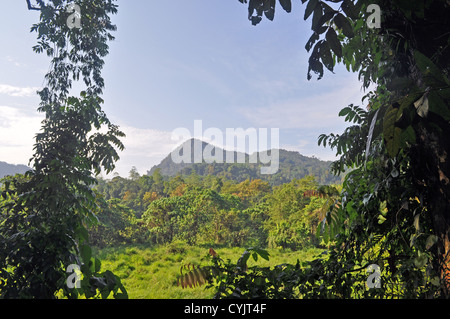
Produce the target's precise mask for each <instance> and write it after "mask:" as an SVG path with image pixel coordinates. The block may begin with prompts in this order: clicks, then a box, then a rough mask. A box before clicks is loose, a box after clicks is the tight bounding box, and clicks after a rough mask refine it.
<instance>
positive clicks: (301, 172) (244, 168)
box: [148, 142, 343, 186]
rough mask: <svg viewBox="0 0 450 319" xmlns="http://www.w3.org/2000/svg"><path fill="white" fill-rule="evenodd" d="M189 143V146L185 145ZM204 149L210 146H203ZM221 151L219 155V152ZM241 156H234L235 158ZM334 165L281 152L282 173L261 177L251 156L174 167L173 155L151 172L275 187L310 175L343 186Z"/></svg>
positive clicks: (182, 164) (321, 181)
mask: <svg viewBox="0 0 450 319" xmlns="http://www.w3.org/2000/svg"><path fill="white" fill-rule="evenodd" d="M185 143H186V142H185ZM203 145H204V147H206V146H207V143H205V142H203ZM219 151H220V149H219V150H217V152H219ZM236 154H237V153H236V152H234V155H232V156H233V158H236V157H237V155H236ZM331 164H332V162H330V161H321V160H319V159H317V158H315V157H307V156H303V155H301V154H299V153H298V152H293V151H286V150H283V149H281V150H279V169H278V171H277V172H276V173H275V174H261V166H266V165H262V164H261V163H250V162H249V155H247V154H245V163H215V162H214V163H207V162H202V163H193V161H192V163H174V162H173V160H172V157H171V155H168V156H167V157H166V158H165V159H163V160H162V161H161V163H160V164H159V165H157V166H154V167H153V168H152V169H151V170H150V171H149V172H148V174H149V175H153V173H154V172H155V171H156V170H159V171H160V173H161V174H162V175H164V176H169V177H173V176H176V175H180V176H183V177H187V176H190V175H193V174H194V175H198V176H199V177H206V176H211V175H212V176H216V177H219V178H226V179H230V180H235V181H238V182H243V181H245V180H258V179H260V180H262V181H264V182H268V183H269V184H270V185H271V186H276V185H281V184H284V183H289V182H290V181H291V180H292V179H294V178H296V179H302V178H303V177H305V176H308V175H314V176H315V177H316V179H317V182H318V183H320V184H337V183H341V182H342V179H343V176H342V175H338V176H336V175H334V174H332V172H331V169H330V165H331Z"/></svg>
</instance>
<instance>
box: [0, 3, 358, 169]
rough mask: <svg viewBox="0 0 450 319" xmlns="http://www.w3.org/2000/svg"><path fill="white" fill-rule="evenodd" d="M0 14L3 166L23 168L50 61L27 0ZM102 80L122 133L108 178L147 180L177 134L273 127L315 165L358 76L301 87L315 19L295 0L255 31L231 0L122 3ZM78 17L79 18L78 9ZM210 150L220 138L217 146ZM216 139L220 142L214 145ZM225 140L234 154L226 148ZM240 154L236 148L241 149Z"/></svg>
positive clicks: (283, 143)
mask: <svg viewBox="0 0 450 319" xmlns="http://www.w3.org/2000/svg"><path fill="white" fill-rule="evenodd" d="M3 1H4V2H6V3H4V7H3V8H4V9H3V10H1V11H0V26H1V28H0V39H1V40H2V42H3V43H2V46H1V48H0V161H5V162H8V163H12V164H28V161H29V159H30V158H31V156H32V153H33V144H34V137H35V135H36V133H38V132H39V130H40V127H41V121H42V119H43V115H42V114H40V113H38V112H37V107H38V104H39V98H38V96H37V94H36V91H37V90H39V89H40V88H41V87H42V86H43V85H44V75H45V74H46V72H47V71H48V69H49V66H50V60H49V58H48V57H47V56H46V55H45V54H41V55H39V54H36V53H34V52H33V51H32V46H34V45H35V44H36V36H37V34H36V33H30V28H31V26H32V24H34V23H37V22H38V20H39V12H37V11H28V10H27V6H26V1H25V0H3ZM116 3H117V4H118V5H119V8H118V9H119V12H118V14H117V15H115V16H113V18H112V20H113V22H114V23H115V24H116V25H117V28H118V30H117V31H116V32H115V33H114V36H115V37H116V39H115V40H114V41H113V42H110V43H109V45H110V54H109V55H108V56H107V57H106V59H105V62H106V64H105V67H104V69H103V77H104V79H105V90H104V95H103V98H104V100H105V104H104V106H103V109H104V111H105V112H106V114H107V115H108V118H109V119H110V120H111V121H112V122H113V123H114V124H117V125H119V126H120V128H121V130H122V131H124V133H125V134H126V135H127V136H126V138H124V139H123V140H122V141H123V143H124V145H125V150H124V151H123V152H120V154H119V155H120V157H121V159H120V160H119V161H118V163H117V166H116V172H117V173H118V174H120V175H121V176H124V177H126V176H128V172H129V171H130V170H131V168H132V167H133V166H134V167H136V169H137V170H138V172H139V173H141V174H145V173H146V172H147V171H148V170H150V169H151V168H152V167H153V166H154V165H157V164H159V163H160V162H161V160H162V159H163V158H164V157H166V156H167V155H168V154H169V153H170V152H171V151H172V150H173V149H174V148H175V147H176V146H177V145H178V144H179V141H177V140H174V139H173V138H172V132H174V130H176V129H177V128H186V129H188V130H189V131H191V132H192V134H194V123H195V122H194V121H201V123H202V126H203V129H204V130H206V129H207V128H218V129H219V130H221V131H223V132H224V134H225V130H226V129H227V128H243V129H244V130H245V129H249V128H255V129H261V128H267V129H271V128H277V129H279V146H280V148H283V149H286V150H291V151H298V152H299V153H301V154H302V155H305V156H315V157H317V158H319V159H322V160H333V159H335V152H334V151H332V150H330V149H328V148H324V147H323V146H320V147H319V146H318V145H317V139H318V136H319V135H320V134H322V133H326V134H329V133H342V132H343V130H344V129H345V128H346V127H347V125H348V124H347V123H345V122H344V121H343V119H342V118H339V117H338V113H339V111H340V110H341V109H342V108H343V107H345V106H347V105H349V104H351V103H353V104H355V105H361V98H362V96H363V95H364V94H365V93H364V92H363V91H362V89H361V83H360V82H359V81H358V76H357V74H355V73H350V72H348V71H347V70H346V69H345V67H343V66H342V65H338V66H336V68H335V72H334V73H331V72H329V71H327V70H326V71H325V74H324V77H323V78H322V79H321V80H317V77H313V78H312V79H311V80H310V81H308V80H307V78H306V75H307V70H308V57H309V53H308V52H307V51H306V50H305V44H306V42H307V40H308V38H309V37H310V36H311V34H312V31H311V28H310V25H311V21H310V20H308V21H306V22H305V21H304V20H303V13H304V9H305V8H304V5H302V4H301V2H300V1H296V2H295V1H294V3H293V10H292V12H291V13H289V14H288V13H286V12H284V11H283V10H282V9H281V7H280V6H279V5H278V6H277V8H276V13H275V19H274V21H272V22H271V21H269V20H267V19H264V20H263V21H262V22H261V23H260V24H259V25H258V26H252V25H251V23H250V21H249V20H248V18H247V14H248V13H247V7H246V6H245V5H243V4H241V3H240V2H239V1H238V0H227V1H223V0H189V1H186V0H171V1H166V0H162V1H154V0H151V1H149V0H118V1H117V2H116ZM82 14H83V13H82ZM215 142H216V144H217V141H215ZM219 144H220V143H219ZM225 144H226V143H225V141H224V143H223V144H222V145H219V146H223V147H225V148H227V149H232V148H233V145H225ZM237 150H238V151H242V150H239V149H237Z"/></svg>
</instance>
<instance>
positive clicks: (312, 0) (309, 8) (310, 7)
mask: <svg viewBox="0 0 450 319" xmlns="http://www.w3.org/2000/svg"><path fill="white" fill-rule="evenodd" d="M318 3H319V1H318V0H309V1H308V4H307V5H306V9H305V15H304V17H303V19H304V20H306V19H308V18H309V16H310V15H311V13H313V11H314V9H315V8H316V6H317V5H318Z"/></svg>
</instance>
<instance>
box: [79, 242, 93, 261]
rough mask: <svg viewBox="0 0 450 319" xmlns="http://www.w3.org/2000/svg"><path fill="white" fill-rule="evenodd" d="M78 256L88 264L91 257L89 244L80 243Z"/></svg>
mask: <svg viewBox="0 0 450 319" xmlns="http://www.w3.org/2000/svg"><path fill="white" fill-rule="evenodd" d="M80 256H81V258H82V259H83V262H84V263H86V264H89V262H90V260H91V257H92V249H91V247H90V246H89V245H82V246H81V247H80Z"/></svg>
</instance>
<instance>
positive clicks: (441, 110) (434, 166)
mask: <svg viewBox="0 0 450 319" xmlns="http://www.w3.org/2000/svg"><path fill="white" fill-rule="evenodd" d="M240 2H242V3H247V1H245V0H240ZM279 3H280V4H281V6H282V8H283V9H284V10H286V11H287V12H289V11H290V10H291V1H289V0H280V1H279ZM302 3H303V4H305V5H306V6H305V14H304V19H305V20H306V19H308V18H309V17H312V23H311V29H312V31H313V34H312V36H311V37H310V39H309V40H308V42H307V44H306V47H305V48H306V50H307V51H308V52H311V55H310V58H309V67H308V74H307V77H308V79H311V78H312V73H315V74H317V75H318V78H319V79H320V78H322V77H323V74H324V66H325V68H326V69H328V70H330V71H333V68H334V66H335V64H336V63H339V62H340V63H343V64H344V65H345V66H346V67H347V69H348V70H349V71H353V72H358V73H359V78H360V80H361V81H362V84H363V87H364V88H369V86H370V85H375V86H376V89H375V90H373V91H371V92H369V93H368V94H367V95H366V96H365V99H368V107H367V109H366V110H364V109H363V108H361V107H358V106H354V105H350V106H348V107H345V108H344V109H342V111H341V112H340V114H339V115H340V116H343V117H345V120H346V121H347V122H349V123H351V124H352V125H351V126H349V127H348V128H347V129H346V130H345V132H344V133H343V134H341V135H337V134H330V135H322V136H320V137H319V144H322V145H324V146H330V147H332V148H333V149H335V150H336V152H337V155H339V156H340V159H339V160H338V161H336V162H335V163H334V165H333V170H334V172H335V173H341V172H343V171H345V170H347V169H349V168H351V169H352V170H351V171H350V172H348V174H347V175H346V178H345V181H344V184H343V189H342V193H341V196H340V197H341V198H340V205H338V206H337V207H335V208H334V209H333V218H332V219H330V220H329V223H328V224H327V227H328V228H329V230H332V231H331V237H330V241H331V242H333V243H334V246H333V247H332V248H331V249H330V252H329V258H327V259H326V260H324V259H317V260H315V261H313V262H312V263H311V264H310V266H311V267H310V268H309V270H308V271H304V272H301V273H297V275H298V276H297V277H296V280H298V283H299V287H300V292H301V295H302V296H303V297H305V298H308V297H311V298H313V297H314V298H317V297H329V296H331V295H332V296H334V297H336V296H337V297H342V298H351V297H388V296H391V297H392V296H397V297H398V296H400V297H409V298H417V297H449V296H450V272H449V264H450V241H449V235H450V226H449V225H450V215H449V214H448V212H449V211H450V182H449V174H450V161H449V160H448V158H447V154H448V151H449V150H450V145H449V141H448V138H447V136H448V134H449V133H450V126H449V121H450V116H449V114H450V110H449V108H450V103H449V100H450V94H449V93H450V80H449V72H450V65H449V58H450V46H449V43H450V33H449V32H448V30H449V29H450V22H449V20H448V16H449V14H450V5H449V4H448V2H447V1H444V0H437V1H430V0H418V1H414V2H413V1H396V2H391V1H383V0H379V1H365V0H358V1H350V0H332V1H331V0H330V1H327V0H325V1H321V0H302ZM275 4H276V1H275V0H254V1H249V2H248V9H249V19H250V20H251V22H252V24H254V25H256V24H258V23H260V22H261V21H262V18H263V17H264V16H265V17H266V18H268V19H269V20H272V19H273V18H274V13H275ZM374 5H375V6H374ZM369 6H370V8H369ZM371 8H375V10H377V8H378V9H379V8H381V9H382V14H381V25H380V27H377V26H376V25H375V27H374V25H373V24H371V23H368V19H369V17H370V15H371V13H372V12H373V11H371V10H372V9H371ZM368 9H369V10H368ZM371 264H377V265H379V267H380V268H381V271H382V278H381V279H382V280H381V282H382V287H381V288H380V289H367V287H366V286H365V280H366V279H367V275H366V273H365V272H366V270H367V269H368V266H369V265H371ZM291 279H292V277H291Z"/></svg>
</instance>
